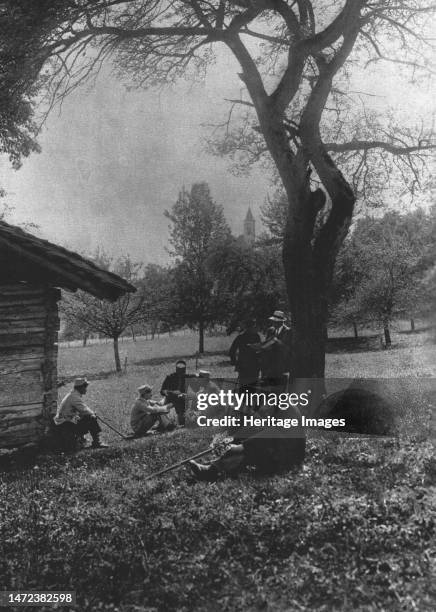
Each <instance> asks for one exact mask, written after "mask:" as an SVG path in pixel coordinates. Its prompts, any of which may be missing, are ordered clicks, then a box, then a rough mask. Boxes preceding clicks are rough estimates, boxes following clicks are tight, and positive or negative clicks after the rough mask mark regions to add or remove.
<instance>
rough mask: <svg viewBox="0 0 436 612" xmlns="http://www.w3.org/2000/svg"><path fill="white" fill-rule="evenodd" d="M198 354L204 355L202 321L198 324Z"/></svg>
mask: <svg viewBox="0 0 436 612" xmlns="http://www.w3.org/2000/svg"><path fill="white" fill-rule="evenodd" d="M198 352H199V353H200V355H202V354H203V353H204V321H203V319H200V320H199V322H198Z"/></svg>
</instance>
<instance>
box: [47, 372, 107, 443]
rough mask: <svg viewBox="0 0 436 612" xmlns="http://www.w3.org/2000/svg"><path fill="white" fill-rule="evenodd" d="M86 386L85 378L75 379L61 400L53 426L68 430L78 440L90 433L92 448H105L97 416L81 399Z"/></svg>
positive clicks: (86, 388)
mask: <svg viewBox="0 0 436 612" xmlns="http://www.w3.org/2000/svg"><path fill="white" fill-rule="evenodd" d="M88 384H89V383H88V381H87V380H86V378H76V379H75V381H74V384H73V389H72V390H71V391H70V392H69V393H68V394H67V395H66V396H65V397H64V399H63V400H62V402H61V404H60V406H59V408H58V409H57V412H56V416H55V417H54V419H53V420H54V423H55V425H57V426H58V427H62V428H63V429H64V430H70V432H71V433H73V434H74V436H75V437H76V438H78V439H80V438H81V437H82V439H83V436H84V435H85V434H87V433H90V434H91V436H92V448H106V447H107V444H103V443H102V442H101V440H100V432H101V428H100V425H99V424H98V421H97V416H96V414H95V412H93V411H92V410H91V408H89V407H88V406H87V405H86V404H85V402H84V401H83V398H82V396H83V395H85V394H86V392H87V390H88Z"/></svg>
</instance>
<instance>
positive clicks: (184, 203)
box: [165, 183, 230, 353]
mask: <svg viewBox="0 0 436 612" xmlns="http://www.w3.org/2000/svg"><path fill="white" fill-rule="evenodd" d="M165 216H166V217H167V218H168V219H169V220H170V221H171V226H170V244H171V247H172V250H171V251H170V253H171V255H173V257H174V258H175V260H176V268H175V270H174V273H173V295H172V300H173V308H172V317H173V319H174V321H177V322H178V323H181V324H187V325H189V326H191V327H197V328H198V332H199V344H198V350H199V352H200V353H203V352H204V330H205V328H206V327H207V326H209V325H211V324H213V323H216V322H218V320H219V319H220V318H221V317H222V306H223V303H222V301H221V299H220V296H219V295H218V294H217V293H216V291H215V284H216V283H215V280H216V279H215V277H214V275H213V271H212V268H211V265H210V262H211V259H212V257H213V255H214V253H215V252H216V250H217V249H218V248H219V247H220V246H221V245H223V244H224V243H225V242H226V241H228V240H229V239H230V229H229V227H228V225H227V222H226V220H225V218H224V213H223V209H222V206H218V205H217V204H216V203H215V202H214V201H213V199H212V197H211V195H210V190H209V186H208V184H207V183H195V184H194V185H192V188H191V191H187V190H186V189H182V191H181V192H180V194H179V197H178V199H177V202H176V203H175V204H174V206H173V207H172V209H171V211H165Z"/></svg>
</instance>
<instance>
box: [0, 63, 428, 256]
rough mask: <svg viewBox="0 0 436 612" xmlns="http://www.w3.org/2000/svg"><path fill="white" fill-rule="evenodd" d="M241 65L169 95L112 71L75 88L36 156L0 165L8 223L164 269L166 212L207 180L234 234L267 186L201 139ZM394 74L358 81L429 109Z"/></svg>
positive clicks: (423, 92)
mask: <svg viewBox="0 0 436 612" xmlns="http://www.w3.org/2000/svg"><path fill="white" fill-rule="evenodd" d="M237 72H238V68H237V66H236V65H235V64H234V62H233V59H232V58H231V57H230V56H229V55H228V54H226V53H222V54H220V55H219V58H218V62H217V64H216V65H215V66H213V67H212V69H211V70H210V73H209V76H208V78H207V80H206V81H205V82H204V83H201V84H192V83H188V82H186V81H183V82H180V83H178V84H177V86H174V87H173V88H171V89H167V90H165V91H160V92H159V91H127V90H126V88H125V87H124V86H123V85H122V84H121V83H119V82H118V81H117V80H116V79H115V78H114V77H113V76H111V74H110V71H109V70H108V69H106V70H105V71H104V72H102V73H101V74H100V75H99V77H98V79H97V81H96V83H95V85H93V86H87V87H85V88H81V89H80V90H76V91H75V92H74V93H73V94H72V95H70V96H69V97H68V98H67V99H66V100H65V101H64V103H63V106H62V109H61V110H59V109H56V110H54V111H53V112H52V114H51V115H50V117H49V119H48V120H47V123H46V125H45V127H44V130H43V132H42V134H41V136H40V138H39V142H40V144H41V146H42V153H40V154H34V155H32V156H31V157H30V158H29V159H27V160H24V163H23V167H22V168H21V169H20V170H19V171H18V172H14V171H12V170H10V169H9V168H8V164H7V162H6V161H5V160H2V178H1V181H0V182H1V185H2V186H4V187H5V188H6V190H7V192H8V203H9V204H10V205H12V206H13V207H14V210H13V213H12V216H10V217H9V219H10V221H11V222H17V223H22V222H33V223H36V224H37V225H38V226H39V231H38V233H39V235H41V236H42V237H44V238H47V239H49V240H52V241H55V242H57V243H59V244H62V245H64V246H66V247H68V248H72V249H74V250H79V251H81V252H85V253H86V252H87V253H92V252H93V251H95V249H96V247H97V246H101V247H103V248H104V249H105V250H106V251H107V252H108V253H110V254H111V255H113V256H115V257H116V256H118V255H120V254H125V253H129V254H130V255H132V257H133V258H134V259H135V260H137V261H144V262H145V263H148V262H152V261H154V262H159V263H166V262H167V261H168V255H167V253H166V251H165V246H166V244H167V239H168V222H167V220H166V219H165V218H164V216H163V211H164V209H166V208H170V207H171V206H172V204H173V203H174V202H175V200H176V198H177V194H178V191H179V189H180V188H181V187H182V185H185V186H187V187H190V186H191V184H192V183H193V182H196V181H207V182H208V183H209V184H210V187H211V191H212V195H213V197H214V198H215V200H216V201H217V202H218V203H219V204H222V205H223V206H224V210H225V214H226V217H227V220H228V221H229V223H230V225H231V228H232V230H233V232H234V233H235V234H239V233H241V232H242V222H243V219H244V217H245V214H246V211H247V208H248V206H251V208H252V210H253V213H254V215H255V217H256V218H257V226H258V228H259V227H260V220H259V207H260V206H261V204H262V203H263V201H264V199H265V196H266V194H267V191H268V189H270V185H269V183H268V179H267V178H266V177H264V176H263V175H262V174H261V173H260V172H259V171H257V172H256V171H255V172H254V173H252V175H251V176H250V177H248V178H241V177H235V176H233V175H232V174H231V173H230V172H229V169H228V161H226V160H223V159H219V158H216V157H212V156H208V155H207V154H206V153H205V151H204V147H203V142H202V140H203V138H204V137H205V136H207V135H208V134H210V130H211V128H210V127H209V128H207V127H202V124H205V123H209V124H210V123H219V122H221V121H223V120H224V119H225V118H226V109H228V103H227V102H225V100H224V99H225V98H228V97H236V96H238V95H239V93H238V92H239V90H240V88H241V82H240V81H239V79H238V77H237ZM399 76H401V75H400V74H399V70H398V67H397V66H395V65H388V66H387V68H386V69H384V70H383V71H382V72H377V73H376V72H365V73H364V74H362V75H361V76H357V77H356V87H359V88H360V89H362V90H366V91H371V92H372V93H375V94H376V97H371V98H368V100H370V103H371V104H373V105H375V106H380V107H385V106H393V107H400V106H401V107H402V108H403V109H404V108H406V109H407V107H409V109H410V110H411V113H412V115H413V113H417V114H418V113H419V112H420V110H421V109H425V108H427V107H428V105H429V104H430V103H431V99H432V98H431V94H432V92H431V89H429V87H428V86H425V87H423V86H422V84H421V83H417V84H416V86H415V87H414V88H413V89H412V90H411V89H410V88H409V86H406V85H404V84H401V81H400V80H399Z"/></svg>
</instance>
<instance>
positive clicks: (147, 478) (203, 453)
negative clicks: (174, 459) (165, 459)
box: [144, 448, 214, 480]
mask: <svg viewBox="0 0 436 612" xmlns="http://www.w3.org/2000/svg"><path fill="white" fill-rule="evenodd" d="M213 450H214V449H213V448H207V449H206V450H204V451H201V453H197V454H196V455H192V457H188V458H187V459H184V460H183V461H179V463H173V465H170V466H169V467H167V468H164V469H163V470H159V472H154V474H150V475H149V476H146V477H145V478H144V480H150V479H151V478H156V476H162V474H166V473H167V472H171V470H176V469H177V468H179V467H181V466H182V465H185V464H186V463H189V461H193V460H194V459H198V458H199V457H203V455H207V454H208V453H211V452H212V451H213Z"/></svg>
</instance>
